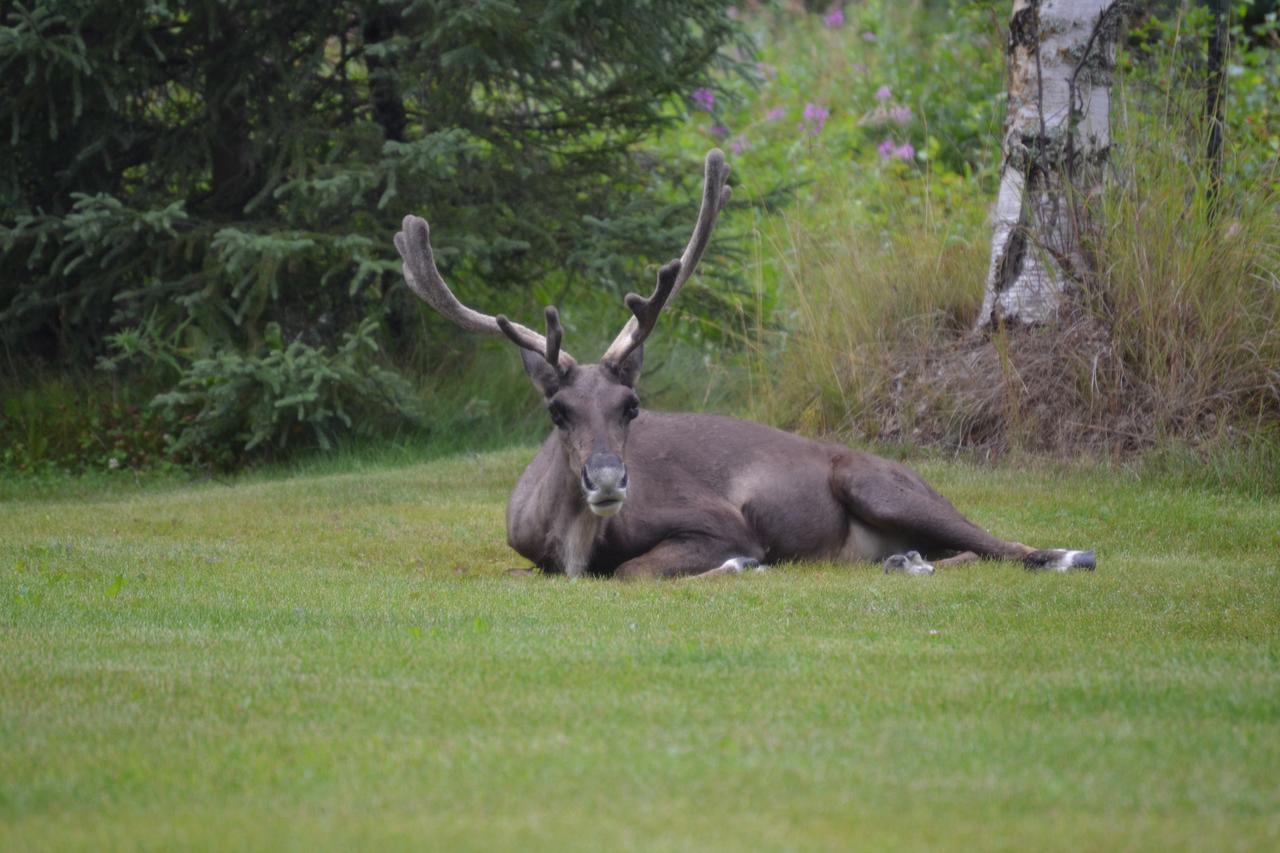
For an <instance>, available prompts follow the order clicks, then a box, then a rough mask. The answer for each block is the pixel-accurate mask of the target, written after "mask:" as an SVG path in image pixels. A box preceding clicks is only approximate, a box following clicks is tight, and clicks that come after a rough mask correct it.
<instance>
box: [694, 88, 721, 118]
mask: <svg viewBox="0 0 1280 853" xmlns="http://www.w3.org/2000/svg"><path fill="white" fill-rule="evenodd" d="M693 102H694V103H695V104H696V105H697V106H698V109H700V110H706V111H707V112H711V108H712V107H714V106H715V105H716V93H715V92H713V91H711V90H710V89H708V88H706V87H705V86H704V87H702V88H700V89H694V90H693Z"/></svg>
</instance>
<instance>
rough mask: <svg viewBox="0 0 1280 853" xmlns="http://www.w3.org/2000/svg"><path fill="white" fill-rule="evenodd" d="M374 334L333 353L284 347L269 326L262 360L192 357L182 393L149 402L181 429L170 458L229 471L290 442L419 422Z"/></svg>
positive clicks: (365, 330)
mask: <svg viewBox="0 0 1280 853" xmlns="http://www.w3.org/2000/svg"><path fill="white" fill-rule="evenodd" d="M375 329H376V327H375V325H374V324H373V323H372V322H371V321H365V322H364V323H361V324H360V326H359V328H357V330H356V331H355V332H350V333H347V334H346V335H345V336H344V341H343V343H342V344H341V346H339V347H338V348H337V349H336V350H334V351H332V352H329V351H327V350H325V349H322V348H318V347H313V346H311V345H309V344H306V343H304V342H302V341H297V340H295V341H293V342H292V343H289V344H288V345H285V344H284V343H283V341H282V340H281V339H280V333H279V329H276V328H272V327H268V345H267V346H266V347H265V349H264V351H263V352H261V353H258V354H253V355H241V354H240V353H235V352H224V353H220V354H218V355H217V356H214V357H212V358H202V359H197V360H195V361H194V362H192V363H191V365H190V367H188V368H187V369H186V370H184V371H183V374H182V377H181V378H180V379H179V381H178V385H177V389H176V390H174V391H169V392H167V393H164V394H160V395H159V396H157V397H156V398H155V400H154V402H153V405H154V406H155V407H156V408H157V409H158V410H159V411H160V412H162V413H163V414H164V415H165V416H166V417H167V418H168V419H169V420H171V421H172V422H173V423H175V424H176V427H175V429H176V434H175V436H174V441H173V446H172V448H171V449H172V451H173V452H174V453H176V454H179V455H190V456H192V457H194V458H195V459H197V460H199V461H202V462H208V463H210V464H213V465H215V466H219V467H229V466H232V465H235V464H240V463H242V462H243V461H245V460H246V459H247V458H249V457H251V456H252V455H254V454H255V452H257V453H258V454H260V455H263V454H265V455H272V454H277V453H279V452H280V451H282V450H284V449H285V448H287V447H289V446H290V443H291V442H292V443H293V444H294V445H295V446H296V445H298V444H303V445H308V444H310V445H313V446H318V447H320V448H323V449H328V448H329V447H330V446H332V443H333V441H334V439H335V438H336V437H337V436H339V435H341V434H344V433H346V432H348V431H351V432H354V433H355V434H356V435H368V434H370V433H376V432H377V430H378V428H379V427H381V426H382V425H383V424H382V423H380V421H381V420H382V419H388V418H390V419H393V420H395V419H406V420H410V421H415V420H419V419H420V413H419V412H418V410H417V409H416V405H415V402H416V401H415V396H414V394H413V391H412V389H411V388H410V386H409V385H408V384H407V383H406V382H405V381H404V379H402V378H401V377H400V375H399V374H397V373H396V372H394V371H392V370H388V369H386V368H385V367H382V366H381V365H380V364H379V363H378V360H377V358H376V356H377V355H378V346H377V342H376V341H375V340H374V332H375Z"/></svg>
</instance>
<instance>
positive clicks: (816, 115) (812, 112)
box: [800, 103, 831, 136]
mask: <svg viewBox="0 0 1280 853" xmlns="http://www.w3.org/2000/svg"><path fill="white" fill-rule="evenodd" d="M830 115H831V110H829V109H827V108H826V107H823V106H819V105H818V104H814V103H809V104H805V105H804V122H803V123H802V124H801V125H800V127H801V128H802V129H804V130H805V131H806V132H808V133H810V134H812V135H813V136H817V135H818V134H819V133H822V128H823V126H824V125H826V123H827V117H828V116H830Z"/></svg>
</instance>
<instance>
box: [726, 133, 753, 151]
mask: <svg viewBox="0 0 1280 853" xmlns="http://www.w3.org/2000/svg"><path fill="white" fill-rule="evenodd" d="M750 149H751V140H749V139H747V136H746V134H745V133H739V134H738V135H737V136H735V137H734V138H733V139H731V140H730V141H729V150H730V151H732V152H733V153H734V154H741V153H742V152H743V151H749V150H750Z"/></svg>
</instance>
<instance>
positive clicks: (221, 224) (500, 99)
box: [0, 0, 1280, 470]
mask: <svg viewBox="0 0 1280 853" xmlns="http://www.w3.org/2000/svg"><path fill="white" fill-rule="evenodd" d="M1006 7H1007V2H1004V0H968V2H958V3H952V2H934V0H917V2H911V3H888V2H882V0H866V2H856V3H855V2H847V3H835V4H831V5H829V4H825V3H817V4H810V3H804V4H801V3H771V4H766V3H744V4H742V5H740V6H731V5H727V4H724V3H712V2H703V3H660V2H658V3H642V2H636V3H631V4H615V3H598V4H597V3H590V2H585V0H576V2H569V0H565V2H551V0H546V2H540V3H532V4H530V3H523V4H511V3H501V2H491V0H485V1H484V2H476V3H470V4H450V3H443V2H442V3H432V2H419V3H414V4H410V5H405V4H403V3H400V2H396V3H380V2H365V3H344V4H338V5H337V6H333V7H327V8H326V9H325V10H321V11H320V12H316V11H315V10H312V9H310V8H309V7H307V8H306V9H304V7H301V6H298V5H297V4H290V3H276V4H269V5H266V6H263V5H262V4H252V5H247V4H246V5H241V4H237V3H235V2H219V3H215V2H205V3H196V2H188V3H181V4H176V3H171V4H165V3H152V4H149V5H139V6H136V7H132V6H131V7H128V11H129V12H130V13H131V14H119V12H120V7H119V6H118V4H112V3H105V2H98V3H93V2H80V3H58V4H52V3H44V4H40V3H37V4H32V5H24V6H20V7H16V8H15V11H14V12H13V13H12V14H11V15H10V16H9V17H8V19H7V20H6V21H5V22H4V24H5V27H4V29H3V31H2V32H0V63H3V68H4V81H5V86H6V87H7V88H6V96H7V97H6V100H5V102H4V107H3V108H4V109H6V110H7V111H8V113H7V115H6V116H5V118H6V119H7V121H6V122H5V125H6V126H7V127H8V128H9V129H10V133H9V134H8V137H7V138H6V139H5V140H4V144H6V145H7V146H8V148H7V149H6V151H5V152H3V153H4V155H5V162H11V163H14V164H15V166H16V168H14V169H13V170H11V171H9V172H5V173H3V179H2V180H0V198H2V199H3V203H4V208H3V213H4V218H3V221H2V222H0V239H3V245H4V258H3V261H2V262H0V263H2V264H3V267H2V268H0V272H3V282H4V283H5V285H6V289H5V291H4V293H3V294H2V295H0V341H2V342H3V343H4V346H5V352H6V355H7V358H8V363H7V365H6V367H7V372H8V374H9V378H8V379H7V380H6V388H7V389H10V390H6V393H5V397H6V399H5V401H4V407H3V414H2V416H0V417H2V419H0V434H2V435H3V442H0V447H3V450H2V452H3V453H4V454H5V456H4V459H5V460H6V462H5V463H4V464H6V465H7V466H8V467H10V468H24V467H25V468H30V467H33V466H34V467H39V466H40V465H58V466H63V467H71V468H94V467H102V466H109V465H112V464H114V465H116V466H118V467H119V466H122V467H131V466H136V465H149V464H156V460H161V459H162V460H168V463H167V464H181V465H188V464H192V463H196V464H199V465H211V464H212V465H216V466H234V465H238V464H242V463H244V462H246V461H249V460H251V459H255V458H262V457H267V456H280V455H281V454H282V453H289V452H293V451H294V450H296V449H298V448H307V447H314V446H325V445H331V444H332V443H334V442H340V441H345V440H347V437H348V436H352V435H356V436H358V435H360V434H361V433H363V434H365V435H370V436H379V437H382V438H386V437H388V436H399V437H401V438H403V439H405V440H410V441H414V442H416V441H419V440H420V437H421V436H423V435H424V434H425V435H426V436H427V438H426V441H427V443H428V444H429V445H430V446H433V447H445V446H460V445H466V446H472V447H474V446H479V445H481V444H483V443H485V442H503V441H509V440H510V439H511V438H512V437H521V438H531V437H533V436H535V435H537V434H538V432H539V431H540V430H543V429H545V424H544V418H543V417H542V416H541V415H540V413H539V412H538V411H537V407H536V406H533V405H531V404H530V398H529V394H528V389H527V383H526V382H525V380H524V378H523V376H522V375H521V373H520V370H519V367H518V359H514V358H512V357H511V354H510V352H509V350H508V348H507V347H506V345H505V344H503V343H502V342H496V343H486V342H484V341H479V340H476V339H474V338H473V337H468V336H465V335H460V334H457V333H455V332H454V331H453V330H452V329H451V327H449V326H448V325H447V324H445V323H443V322H441V321H440V320H439V319H438V318H436V317H435V316H434V315H433V314H432V313H431V312H429V311H426V310H424V309H422V308H421V307H420V306H419V305H417V304H415V303H414V302H413V301H412V297H411V296H410V295H409V294H408V293H407V290H406V289H405V288H404V287H403V286H401V285H400V282H399V273H398V270H397V267H398V261H397V258H396V257H395V255H394V254H393V253H392V252H391V250H390V244H389V240H388V236H389V235H390V234H391V233H392V232H394V230H395V229H396V227H397V225H398V221H399V219H400V217H401V216H402V215H403V214H404V213H405V212H408V211H415V212H420V213H424V214H425V215H427V216H428V217H429V218H430V219H431V220H432V222H433V225H434V226H435V227H434V228H433V237H434V240H435V242H436V245H437V249H438V254H439V256H440V259H441V266H442V267H443V269H444V272H445V274H446V276H447V277H448V278H449V279H450V281H451V282H452V283H453V284H454V285H455V286H456V287H457V289H458V290H459V291H460V292H462V293H463V294H464V298H465V299H467V300H468V301H470V302H473V303H475V304H477V305H478V306H479V307H482V308H484V309H486V310H489V311H499V310H500V311H505V312H508V313H512V314H516V315H519V316H523V317H526V318H533V317H535V316H536V308H537V306H538V305H540V304H541V303H544V302H551V301H554V302H557V303H558V304H560V305H561V307H562V316H563V317H564V319H565V323H566V327H567V336H568V340H569V342H571V344H572V348H573V349H574V351H575V352H590V351H591V350H592V349H593V347H594V346H595V345H598V344H600V343H602V342H603V341H605V340H607V339H608V338H609V337H611V333H612V331H613V330H614V329H616V327H617V324H618V323H619V322H620V321H621V319H622V318H623V317H624V316H625V314H624V313H623V312H622V311H621V309H620V308H619V303H618V299H617V296H618V294H619V292H621V291H624V290H626V289H631V288H634V287H637V283H639V284H640V286H643V284H644V283H645V281H646V280H647V279H648V277H649V276H650V275H651V274H652V264H653V263H655V262H657V261H661V260H663V259H665V258H666V257H669V256H670V255H671V254H673V253H674V251H675V250H677V249H678V247H679V246H680V245H683V242H684V239H685V238H686V237H687V233H688V232H687V229H688V227H689V225H690V223H691V222H692V200H693V199H694V198H695V197H696V194H697V177H698V167H697V163H698V161H699V159H700V157H701V155H702V153H703V152H705V150H706V149H707V148H708V147H710V146H711V145H719V146H721V147H723V148H724V149H725V150H726V152H727V153H728V155H729V159H730V161H731V163H732V164H733V168H734V176H733V181H734V183H735V185H736V192H735V196H734V198H735V203H734V205H733V206H732V207H731V209H730V210H729V211H728V212H727V214H726V217H725V221H724V222H723V223H722V225H721V229H720V231H719V233H718V235H717V239H716V241H715V242H714V244H713V248H712V254H711V255H710V256H709V257H708V258H707V259H706V261H705V262H704V264H703V272H704V274H706V275H714V276H717V277H718V278H719V280H718V281H717V282H716V286H715V287H693V288H690V289H689V290H688V291H686V293H685V294H684V295H682V297H681V302H680V303H679V304H678V305H676V306H673V310H672V311H671V312H670V316H668V317H666V318H664V327H663V330H664V341H663V346H662V347H660V348H659V347H655V348H653V351H652V352H651V353H650V359H649V362H648V364H647V366H646V384H645V396H646V400H647V401H648V402H650V403H654V404H657V405H666V406H679V407H692V408H700V407H716V408H719V409H721V410H724V409H736V410H739V411H743V410H746V411H749V412H750V413H751V414H753V415H754V416H756V417H759V418H762V419H765V420H768V421H771V422H774V423H778V424H782V425H785V426H788V427H796V428H800V429H802V430H805V431H808V432H814V433H831V434H835V435H836V436H838V437H840V438H842V439H845V440H854V441H867V440H870V441H873V442H880V443H886V442H887V443H890V444H894V445H910V446H915V447H919V446H921V445H931V446H935V447H941V448H944V449H946V450H947V451H952V452H954V451H957V450H960V449H971V448H976V449H978V450H980V451H982V452H984V453H1004V452H1008V451H1011V450H1014V451H1016V450H1035V451H1050V452H1053V453H1055V454H1066V455H1074V454H1077V453H1079V452H1080V451H1082V450H1084V451H1088V452H1091V453H1103V454H1106V453H1115V454H1118V455H1123V456H1125V457H1128V456H1129V455H1131V454H1132V453H1134V452H1140V453H1143V454H1146V455H1148V456H1150V455H1151V454H1152V452H1153V451H1158V452H1160V453H1164V452H1165V451H1168V450H1170V449H1171V448H1172V449H1175V450H1176V449H1177V448H1183V447H1185V448H1190V449H1191V450H1192V451H1193V453H1196V454H1198V453H1201V452H1202V451H1204V450H1209V451H1213V452H1218V451H1219V450H1221V449H1222V448H1224V447H1225V448H1229V449H1231V452H1233V453H1234V452H1237V451H1238V452H1240V453H1243V454H1244V456H1245V458H1247V459H1255V460H1256V459H1270V460H1273V461H1274V460H1275V459H1276V458H1277V457H1280V454H1277V453H1274V452H1273V450H1268V449H1267V448H1273V445H1274V436H1273V435H1272V434H1271V431H1272V429H1273V425H1274V423H1275V421H1276V419H1277V416H1278V415H1280V391H1278V390H1277V389H1278V386H1280V369H1278V368H1277V364H1280V340H1278V338H1277V332H1276V329H1278V328H1280V299H1278V297H1277V294H1280V284H1278V282H1280V261H1278V260H1277V258H1278V257H1280V250H1278V249H1277V246H1278V245H1280V224H1278V222H1277V216H1276V207H1277V206H1276V192H1277V181H1278V173H1277V156H1278V152H1280V116H1278V114H1277V108H1276V104H1277V103H1280V99H1278V98H1277V94H1278V93H1280V60H1278V58H1277V57H1278V56H1280V53H1278V52H1277V50H1276V47H1277V45H1278V44H1280V39H1278V37H1277V27H1276V17H1275V3H1274V2H1271V0H1259V1H1258V2H1252V3H1240V4H1236V5H1235V6H1234V7H1233V8H1232V13H1231V19H1230V20H1231V26H1232V48H1231V54H1230V64H1229V67H1228V75H1227V80H1228V95H1227V111H1226V119H1227V131H1226V140H1227V157H1226V162H1225V175H1226V182H1225V186H1224V188H1223V191H1222V193H1221V196H1220V204H1219V207H1218V209H1217V215H1215V212H1214V211H1212V210H1210V209H1209V207H1208V206H1207V205H1206V204H1204V203H1203V200H1204V198H1205V190H1206V185H1205V178H1206V174H1207V171H1206V169H1205V167H1204V163H1203V154H1202V152H1203V151H1204V130H1205V128H1204V124H1203V121H1202V115H1203V108H1204V107H1203V105H1204V101H1205V91H1204V86H1205V80H1206V69H1205V53H1206V46H1207V43H1208V35H1209V28H1210V26H1211V23H1212V22H1211V19H1210V16H1209V13H1208V11H1207V10H1206V8H1205V7H1204V6H1203V5H1202V4H1200V3H1196V2H1190V0H1165V2H1161V3H1153V4H1146V5H1144V6H1143V7H1142V8H1141V9H1138V10H1135V14H1134V15H1133V16H1132V17H1131V18H1130V26H1129V33H1128V37H1127V39H1126V41H1125V43H1124V45H1123V46H1122V49H1121V56H1120V69H1119V71H1120V74H1119V82H1118V85H1117V90H1116V110H1115V116H1114V118H1115V123H1116V127H1115V135H1116V139H1115V146H1114V149H1113V157H1112V163H1113V170H1112V176H1111V177H1112V180H1111V182H1110V185H1109V189H1108V192H1107V195H1106V197H1105V198H1103V199H1099V200H1098V207H1099V211H1100V214H1101V215H1100V216H1099V222H1100V223H1104V224H1103V225H1102V226H1101V227H1100V228H1099V230H1098V231H1097V233H1094V234H1092V235H1090V240H1091V249H1092V251H1093V252H1094V253H1095V255H1096V257H1097V258H1098V260H1099V265H1098V269H1099V275H1098V277H1097V280H1096V281H1092V282H1090V283H1089V285H1090V286H1089V288H1088V292H1087V296H1088V298H1087V299H1085V300H1083V302H1082V305H1081V312H1082V314H1081V316H1080V317H1077V318H1074V319H1075V321H1078V322H1077V324H1076V325H1075V326H1073V331H1071V332H1070V333H1068V334H1065V335H1056V334H1053V335H1038V336H1037V335H1030V336H1027V335H1022V336H1019V335H1006V334H997V335H996V336H994V338H993V339H990V340H981V341H974V340H972V339H970V338H969V337H968V335H967V332H968V329H969V328H970V326H971V324H972V320H973V317H974V314H975V312H976V310H977V308H978V305H979V303H980V299H981V283H982V280H983V276H984V274H985V268H986V263H987V253H988V242H989V234H988V232H987V224H986V215H987V206H988V205H989V204H990V200H991V198H992V197H993V194H994V189H995V181H996V178H997V174H998V171H997V170H998V168H999V159H998V158H999V138H1000V133H1001V123H1002V118H1003V109H1004V105H1003V87H1004V67H1003V66H1004V61H1003V46H1004V43H1005V32H1004V27H1005V25H1006V19H1007V15H1008V9H1007V8H1006ZM304 12H305V14H304ZM233 36H234V38H233ZM224 48H225V49H224ZM744 238H745V239H744ZM357 342H358V343H357ZM815 365H820V366H821V367H822V369H815ZM86 398H88V399H92V400H94V404H93V405H83V404H77V402H73V401H83V400H85V399H86ZM87 412H97V413H98V414H97V415H95V417H97V418H98V421H96V422H91V419H90V418H89V417H88V416H87V415H85V416H84V417H81V418H80V420H79V421H78V422H77V421H76V417H77V415H79V414H82V413H87ZM113 412H114V413H116V414H112V413H113ZM104 418H105V420H104ZM149 436H150V437H149ZM1269 436H1270V437H1269ZM86 448H90V449H91V450H86ZM1177 452H1181V451H1180V450H1179V451H1177ZM113 460H114V461H113ZM1237 468H1238V466H1227V467H1226V469H1224V470H1237Z"/></svg>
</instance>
